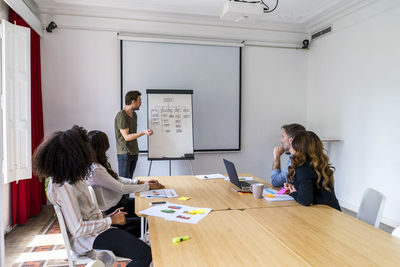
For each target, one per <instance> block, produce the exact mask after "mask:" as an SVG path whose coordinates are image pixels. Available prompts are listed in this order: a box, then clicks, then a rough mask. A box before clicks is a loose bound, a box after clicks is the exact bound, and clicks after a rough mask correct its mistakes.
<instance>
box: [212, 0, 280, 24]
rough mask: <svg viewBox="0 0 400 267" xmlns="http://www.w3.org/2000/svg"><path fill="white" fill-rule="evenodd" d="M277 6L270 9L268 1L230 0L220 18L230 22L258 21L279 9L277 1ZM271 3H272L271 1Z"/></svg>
mask: <svg viewBox="0 0 400 267" xmlns="http://www.w3.org/2000/svg"><path fill="white" fill-rule="evenodd" d="M275 1H276V3H275V6H274V7H273V8H270V6H269V5H267V4H266V2H267V1H266V0H259V1H251V0H248V1H246V0H229V1H228V2H226V3H225V4H224V8H223V9H222V13H221V16H220V18H221V19H222V20H229V21H236V22H239V21H244V20H246V21H252V20H256V19H257V18H258V17H259V16H261V15H262V14H264V13H271V12H272V11H274V10H275V9H276V8H277V7H278V1H279V0H275ZM270 2H271V1H270Z"/></svg>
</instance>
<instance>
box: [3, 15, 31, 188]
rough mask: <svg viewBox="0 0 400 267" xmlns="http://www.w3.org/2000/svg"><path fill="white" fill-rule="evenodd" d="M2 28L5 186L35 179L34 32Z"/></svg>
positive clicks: (9, 26) (5, 24)
mask: <svg viewBox="0 0 400 267" xmlns="http://www.w3.org/2000/svg"><path fill="white" fill-rule="evenodd" d="M1 24H2V60H1V63H2V79H1V80H2V97H1V100H2V103H1V104H2V111H3V112H2V113H3V118H2V119H3V174H4V183H9V182H12V181H18V180H21V179H29V178H32V163H31V162H32V159H31V158H32V147H31V55H30V54H31V53H30V30H29V29H28V28H26V27H21V26H17V25H13V24H11V23H9V22H7V21H5V20H2V21H1Z"/></svg>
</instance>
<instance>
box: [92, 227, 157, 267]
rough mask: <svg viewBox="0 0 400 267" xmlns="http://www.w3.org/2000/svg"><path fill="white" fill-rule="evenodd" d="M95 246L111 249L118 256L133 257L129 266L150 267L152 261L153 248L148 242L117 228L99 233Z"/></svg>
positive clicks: (95, 247)
mask: <svg viewBox="0 0 400 267" xmlns="http://www.w3.org/2000/svg"><path fill="white" fill-rule="evenodd" d="M93 248H94V249H106V250H111V251H112V252H114V254H115V255H116V256H119V257H124V258H129V259H131V260H132V261H131V262H130V263H129V264H128V265H127V267H142V266H143V267H148V266H149V265H150V263H151V261H152V258H151V249H150V247H149V246H148V245H147V244H146V243H144V242H143V241H141V240H139V239H138V238H136V237H134V236H133V235H131V234H130V233H128V232H126V231H123V230H120V229H117V228H110V229H108V230H106V231H104V232H103V233H101V234H99V235H98V236H97V237H96V239H95V240H94V243H93Z"/></svg>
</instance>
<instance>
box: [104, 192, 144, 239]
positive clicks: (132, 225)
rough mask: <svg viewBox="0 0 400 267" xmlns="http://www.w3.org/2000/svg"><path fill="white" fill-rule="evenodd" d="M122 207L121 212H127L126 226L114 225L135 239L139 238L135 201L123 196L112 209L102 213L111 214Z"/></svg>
mask: <svg viewBox="0 0 400 267" xmlns="http://www.w3.org/2000/svg"><path fill="white" fill-rule="evenodd" d="M121 207H124V209H123V211H125V212H127V213H128V214H127V215H126V224H124V225H114V226H116V227H118V228H119V229H122V230H125V231H127V232H129V233H131V234H132V235H134V236H136V237H140V236H141V232H140V218H139V217H138V216H137V215H136V213H135V199H134V198H127V197H126V196H125V195H124V196H122V198H121V199H120V201H119V202H118V203H117V205H115V206H114V207H111V208H109V209H108V210H106V211H104V213H105V214H107V215H108V214H110V213H113V212H114V211H115V210H116V209H118V208H121Z"/></svg>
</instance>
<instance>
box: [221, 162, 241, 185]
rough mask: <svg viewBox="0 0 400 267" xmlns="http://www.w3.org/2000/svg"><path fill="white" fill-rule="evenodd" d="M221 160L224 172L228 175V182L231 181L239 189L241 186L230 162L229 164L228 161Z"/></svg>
mask: <svg viewBox="0 0 400 267" xmlns="http://www.w3.org/2000/svg"><path fill="white" fill-rule="evenodd" d="M223 160H224V164H225V168H226V171H227V173H228V176H229V180H230V181H231V183H232V184H234V185H236V186H237V187H239V188H242V186H241V185H240V182H239V177H238V175H237V172H236V168H235V165H234V164H233V163H232V162H230V161H229V160H226V159H223Z"/></svg>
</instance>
